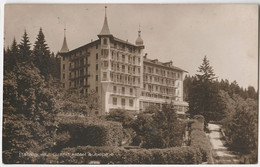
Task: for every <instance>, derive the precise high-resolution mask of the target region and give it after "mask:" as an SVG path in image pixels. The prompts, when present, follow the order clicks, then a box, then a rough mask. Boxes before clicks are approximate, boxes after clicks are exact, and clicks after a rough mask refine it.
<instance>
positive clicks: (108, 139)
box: [57, 117, 123, 148]
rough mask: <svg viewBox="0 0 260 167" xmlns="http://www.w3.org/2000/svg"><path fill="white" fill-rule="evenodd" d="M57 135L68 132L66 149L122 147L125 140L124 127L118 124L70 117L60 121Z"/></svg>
mask: <svg viewBox="0 0 260 167" xmlns="http://www.w3.org/2000/svg"><path fill="white" fill-rule="evenodd" d="M59 122H60V123H59V128H58V130H57V133H58V134H60V135H62V134H64V132H68V133H69V136H70V139H69V141H68V142H66V143H65V144H64V145H62V146H60V147H61V148H64V147H74V146H84V145H85V146H86V145H91V146H120V145H121V143H122V138H123V127H122V125H121V124H120V123H118V122H112V121H104V120H99V119H95V120H94V118H93V119H92V118H84V117H69V118H66V119H61V120H60V121H59Z"/></svg>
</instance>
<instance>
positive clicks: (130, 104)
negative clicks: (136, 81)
mask: <svg viewBox="0 0 260 167" xmlns="http://www.w3.org/2000/svg"><path fill="white" fill-rule="evenodd" d="M129 106H131V107H133V106H134V101H133V99H130V100H129Z"/></svg>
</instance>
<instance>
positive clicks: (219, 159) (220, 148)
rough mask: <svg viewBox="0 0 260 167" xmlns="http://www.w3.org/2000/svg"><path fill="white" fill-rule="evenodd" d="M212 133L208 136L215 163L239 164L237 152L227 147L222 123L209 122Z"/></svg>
mask: <svg viewBox="0 0 260 167" xmlns="http://www.w3.org/2000/svg"><path fill="white" fill-rule="evenodd" d="M208 128H209V131H210V133H209V134H208V137H209V139H210V143H211V145H212V151H213V159H214V163H215V164H238V163H239V160H238V158H237V156H236V155H235V154H233V153H232V152H231V151H229V150H228V149H227V147H226V146H225V141H224V140H223V139H222V134H221V132H220V125H218V124H213V123H209V124H208Z"/></svg>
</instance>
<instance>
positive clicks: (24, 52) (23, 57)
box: [18, 31, 32, 63]
mask: <svg viewBox="0 0 260 167" xmlns="http://www.w3.org/2000/svg"><path fill="white" fill-rule="evenodd" d="M30 48H31V44H30V40H29V37H28V34H27V32H26V31H24V35H23V37H22V41H21V43H20V44H19V49H20V54H19V57H18V61H19V62H20V63H23V62H28V61H31V58H30V56H31V52H32V51H31V50H30Z"/></svg>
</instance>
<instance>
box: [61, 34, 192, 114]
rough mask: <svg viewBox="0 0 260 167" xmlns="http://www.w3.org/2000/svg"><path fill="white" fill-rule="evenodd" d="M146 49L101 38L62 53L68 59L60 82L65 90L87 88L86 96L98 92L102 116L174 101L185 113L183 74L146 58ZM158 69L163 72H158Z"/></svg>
mask: <svg viewBox="0 0 260 167" xmlns="http://www.w3.org/2000/svg"><path fill="white" fill-rule="evenodd" d="M105 40H106V44H105V43H104V42H105ZM143 48H144V47H143V46H136V45H133V44H130V43H128V42H126V41H122V40H119V39H114V38H113V37H109V36H102V37H101V38H100V39H99V40H96V41H94V42H91V43H89V44H87V45H85V46H83V47H80V48H77V49H75V50H72V51H70V52H68V53H62V54H61V56H62V57H65V58H61V83H62V85H64V86H65V87H64V88H65V89H75V88H84V89H83V91H84V93H87V92H88V93H89V92H90V91H91V90H95V91H96V92H97V93H98V95H99V97H100V104H101V113H99V114H100V115H101V114H106V113H108V112H109V111H110V110H111V109H117V108H122V109H126V110H131V111H137V112H139V111H140V110H144V109H145V107H146V106H147V105H149V104H157V105H158V106H161V104H163V103H165V102H168V103H169V102H171V101H174V102H176V104H177V102H178V106H181V107H180V109H179V110H184V106H187V103H186V102H182V101H183V73H184V72H183V71H181V70H176V69H174V68H171V67H170V66H171V63H170V64H167V63H166V64H162V63H161V62H159V61H158V60H149V59H147V58H146V57H145V56H144V55H143V54H144V53H143ZM123 57H124V58H123ZM144 57H145V58H144ZM134 59H135V63H134V61H133V60H134ZM63 65H65V69H63ZM168 65H169V66H168ZM128 68H129V69H128ZM148 68H153V71H152V72H149V70H148ZM134 69H135V70H134ZM156 69H157V70H158V71H160V72H158V73H156ZM81 70H82V71H81ZM161 71H164V74H163V73H161ZM167 72H169V76H168V73H167ZM63 75H65V78H63ZM164 75H165V76H164ZM146 76H148V79H147V78H146ZM120 77H121V78H120ZM150 77H152V80H150ZM156 77H157V78H160V79H163V82H162V83H160V82H158V81H157V80H155V78H156ZM134 78H135V79H134ZM134 80H135V82H134ZM167 80H169V81H170V82H169V81H168V82H167ZM149 85H150V86H152V89H151V87H150V88H149ZM156 86H157V87H158V88H157V90H156ZM115 87H116V90H115ZM122 87H123V88H124V92H123V89H122ZM160 88H163V89H164V90H160ZM130 89H132V93H131V92H130ZM166 89H168V93H166V92H167V91H166ZM169 90H170V91H169ZM161 91H162V92H164V93H162V92H161ZM147 93H148V94H153V95H155V94H156V95H157V97H155V96H148V94H147ZM158 95H159V96H160V97H159V96H158ZM115 99H116V102H115ZM122 99H125V100H122ZM123 103H124V104H123ZM130 103H131V104H132V105H131V104H130Z"/></svg>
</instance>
